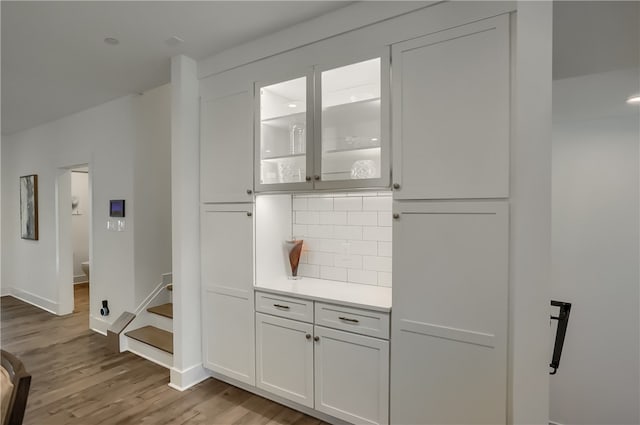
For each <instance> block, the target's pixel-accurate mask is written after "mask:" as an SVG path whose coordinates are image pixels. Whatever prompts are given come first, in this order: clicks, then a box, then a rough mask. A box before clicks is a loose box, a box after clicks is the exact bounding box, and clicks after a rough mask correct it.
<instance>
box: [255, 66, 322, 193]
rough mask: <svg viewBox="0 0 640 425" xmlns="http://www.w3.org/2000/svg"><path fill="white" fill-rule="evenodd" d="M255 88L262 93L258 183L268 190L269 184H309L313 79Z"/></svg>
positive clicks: (260, 95) (307, 78) (299, 79)
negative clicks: (309, 141)
mask: <svg viewBox="0 0 640 425" xmlns="http://www.w3.org/2000/svg"><path fill="white" fill-rule="evenodd" d="M256 89H257V90H259V92H258V93H259V105H258V111H257V113H258V120H257V122H258V125H257V128H256V132H257V136H258V137H257V140H258V143H257V145H258V146H257V149H259V152H257V154H258V157H259V162H258V168H259V170H257V171H258V172H259V181H258V182H257V183H258V184H259V185H261V186H262V187H263V188H266V189H269V185H283V184H287V185H288V187H291V188H295V187H299V186H301V185H300V184H296V183H304V185H303V186H306V185H310V184H311V183H310V182H309V181H310V180H311V178H310V177H309V178H307V176H310V173H311V171H310V170H309V168H310V165H311V163H309V160H308V155H307V151H308V149H307V146H308V142H307V141H308V140H310V137H311V136H312V135H313V134H312V132H311V131H310V128H309V127H310V124H311V119H310V118H311V117H312V115H310V109H311V108H309V105H308V103H309V101H310V99H309V93H310V92H311V90H310V77H309V76H304V77H300V78H295V79H292V80H287V81H283V82H278V83H276V84H269V85H259V86H257V87H256ZM310 134H311V136H310ZM307 182H309V183H307ZM273 187H275V186H272V188H273Z"/></svg>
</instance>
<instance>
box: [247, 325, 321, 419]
mask: <svg viewBox="0 0 640 425" xmlns="http://www.w3.org/2000/svg"><path fill="white" fill-rule="evenodd" d="M312 336H313V325H311V324H309V323H303V322H298V321H297V320H291V319H283V318H280V317H274V316H269V315H267V314H261V313H256V372H257V379H256V386H257V387H258V388H262V389H263V390H267V391H269V392H271V393H273V394H276V395H279V396H280V397H284V398H286V399H289V400H292V401H295V402H296V403H300V404H302V405H303V406H307V407H313V339H312Z"/></svg>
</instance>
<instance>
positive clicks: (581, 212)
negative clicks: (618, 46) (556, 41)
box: [550, 69, 640, 424]
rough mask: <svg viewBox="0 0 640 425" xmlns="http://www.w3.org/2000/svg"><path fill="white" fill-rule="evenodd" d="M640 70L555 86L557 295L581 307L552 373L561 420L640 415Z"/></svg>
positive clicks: (633, 419)
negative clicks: (635, 95) (639, 100)
mask: <svg viewBox="0 0 640 425" xmlns="http://www.w3.org/2000/svg"><path fill="white" fill-rule="evenodd" d="M638 75H639V74H638V69H630V70H622V71H616V72H608V73H603V74H593V75H587V76H583V77H577V78H569V79H564V80H558V81H556V82H555V83H554V118H555V119H554V121H555V122H554V130H553V201H552V229H553V232H552V255H553V265H552V295H553V298H554V299H557V300H561V301H568V302H571V303H572V304H573V306H572V311H571V316H570V319H569V326H568V330H567V336H566V341H565V345H564V350H563V353H562V359H561V361H560V368H559V369H558V372H557V375H554V376H551V378H550V386H551V394H550V395H551V399H550V419H551V420H552V421H555V422H557V423H560V424H604V423H606V424H637V423H639V422H640V414H639V412H638V400H639V399H640V393H639V391H640V364H639V363H640V348H639V344H640V341H639V335H640V317H639V311H640V305H639V296H640V294H639V288H638V282H639V281H640V274H639V270H640V252H639V246H638V240H639V239H640V228H639V218H640V207H639V204H640V184H639V178H640V174H639V170H640V161H639V143H640V114H639V113H638V106H631V105H627V104H625V103H624V99H625V98H626V96H628V95H631V94H632V91H633V90H634V88H635V90H638V88H639V87H638V84H639V82H638ZM554 331H555V325H554V326H553V327H552V328H551V331H550V333H553V332H554Z"/></svg>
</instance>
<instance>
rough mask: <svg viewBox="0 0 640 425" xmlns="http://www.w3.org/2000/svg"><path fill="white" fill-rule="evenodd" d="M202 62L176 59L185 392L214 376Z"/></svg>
mask: <svg viewBox="0 0 640 425" xmlns="http://www.w3.org/2000/svg"><path fill="white" fill-rule="evenodd" d="M197 73H198V66H197V63H196V62H195V61H194V60H193V59H191V58H188V57H186V56H176V57H174V58H172V60H171V212H172V219H171V226H172V245H173V250H172V271H173V314H174V317H173V350H174V355H173V368H172V370H171V383H170V384H169V385H170V386H172V387H174V388H176V389H179V390H184V389H187V388H189V387H191V386H192V385H194V384H196V383H198V382H200V381H202V380H203V379H205V378H206V377H207V376H208V375H207V374H206V373H205V370H204V369H203V368H202V348H201V331H200V329H201V324H200V214H199V211H200V208H199V202H200V199H199V193H200V172H199V163H200V162H199V140H198V139H199V105H198V103H199V102H198V96H199V94H198V92H199V90H198V76H197Z"/></svg>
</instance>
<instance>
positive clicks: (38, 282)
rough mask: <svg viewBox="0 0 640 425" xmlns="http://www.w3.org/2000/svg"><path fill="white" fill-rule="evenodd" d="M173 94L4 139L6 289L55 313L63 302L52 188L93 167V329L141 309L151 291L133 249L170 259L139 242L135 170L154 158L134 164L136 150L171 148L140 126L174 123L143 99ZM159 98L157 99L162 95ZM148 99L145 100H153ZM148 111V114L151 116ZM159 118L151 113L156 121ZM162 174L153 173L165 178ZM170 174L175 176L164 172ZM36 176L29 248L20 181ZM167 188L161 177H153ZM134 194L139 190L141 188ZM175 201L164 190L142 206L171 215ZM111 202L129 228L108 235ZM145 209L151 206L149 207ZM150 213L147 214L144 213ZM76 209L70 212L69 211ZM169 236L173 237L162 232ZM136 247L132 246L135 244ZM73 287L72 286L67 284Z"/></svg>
mask: <svg viewBox="0 0 640 425" xmlns="http://www.w3.org/2000/svg"><path fill="white" fill-rule="evenodd" d="M168 91H169V86H163V87H159V88H157V89H154V90H151V91H149V92H147V93H146V94H145V95H144V96H137V95H136V96H127V97H123V98H120V99H117V100H114V101H111V102H108V103H105V104H103V105H100V106H97V107H95V108H91V109H88V110H85V111H82V112H80V113H77V114H74V115H71V116H69V117H66V118H63V119H60V120H57V121H54V122H51V123H48V124H44V125H41V126H38V127H35V128H32V129H29V130H26V131H23V132H20V133H16V134H13V135H10V136H3V138H2V150H3V155H2V212H3V214H2V254H3V266H4V267H3V268H2V280H1V285H2V289H3V291H9V292H11V293H13V294H14V295H16V296H20V297H22V298H23V299H26V300H27V301H29V302H32V303H34V304H36V305H39V306H41V307H43V308H47V309H49V310H52V311H54V312H57V311H58V306H59V305H60V300H59V299H58V288H57V287H56V283H55V276H56V273H57V271H58V265H57V264H56V245H57V241H56V215H55V211H56V208H55V191H56V187H55V182H56V179H57V177H58V175H61V174H63V173H65V172H68V171H67V170H64V169H63V168H68V167H69V166H72V165H79V164H89V168H90V169H91V172H92V174H91V181H92V188H91V193H92V195H91V196H92V198H93V199H92V215H93V225H92V237H93V240H92V244H93V246H92V253H91V255H92V269H91V278H92V279H91V280H92V290H91V295H90V297H91V300H90V303H91V304H90V308H91V311H90V314H91V318H90V320H91V326H92V327H94V328H96V329H99V330H101V331H104V330H106V328H107V327H108V324H109V323H110V322H112V321H114V320H115V319H116V318H117V317H118V316H119V315H120V313H122V312H123V311H126V310H129V311H132V309H134V308H135V307H136V303H135V285H138V284H140V285H147V283H145V282H139V281H136V279H135V267H137V266H140V267H143V266H142V265H140V262H136V261H135V256H134V254H135V249H134V248H135V247H138V248H140V249H144V247H146V248H147V249H148V250H150V252H152V253H157V254H158V256H159V257H160V258H166V256H167V255H170V254H166V253H165V252H166V251H169V252H170V250H171V244H170V243H167V244H166V245H164V244H162V245H160V244H155V242H156V241H155V240H147V239H145V238H140V240H135V239H134V234H135V220H134V218H135V217H136V215H135V214H136V199H135V191H136V185H135V184H134V177H135V169H136V163H138V165H139V166H141V167H144V166H145V165H144V163H145V161H152V160H153V156H151V155H148V156H139V157H136V144H137V143H146V142H144V141H141V138H144V137H155V138H156V140H155V141H154V142H153V143H158V144H159V145H164V144H166V145H168V144H169V143H170V134H168V133H164V134H155V133H154V130H153V129H146V130H145V126H153V125H155V123H154V119H141V116H145V114H146V113H147V111H156V112H157V113H162V114H163V115H162V117H161V118H160V119H166V117H168V116H169V112H168V111H169V108H170V105H169V103H168V101H165V102H166V103H164V104H162V103H159V104H156V105H154V104H153V101H152V100H149V101H146V100H144V99H145V96H149V97H151V96H156V95H157V96H158V98H157V99H156V100H158V101H161V100H162V99H166V97H163V95H161V94H160V93H167V92H168ZM157 92H158V93H157ZM149 97H147V99H149ZM150 108H151V109H150ZM156 112H149V113H150V114H152V115H153V114H155V113H156ZM160 172H161V171H160V170H156V171H154V173H156V174H157V173H160ZM166 172H167V173H170V171H169V170H168V168H167V170H166ZM30 173H35V174H38V176H39V177H38V178H39V220H40V222H39V224H40V240H39V241H27V240H23V239H21V238H20V234H19V212H18V204H19V194H18V185H17V182H18V177H19V176H20V175H24V174H30ZM156 178H159V179H161V180H162V178H163V177H160V176H159V175H156ZM137 189H138V190H137V191H138V192H140V191H141V190H142V188H141V187H139V186H138V187H137ZM166 198H169V199H170V190H169V188H167V190H166V192H165V195H164V198H163V197H155V198H153V199H152V200H146V201H145V202H157V203H158V207H159V208H168V207H167V205H169V204H167V203H166V202H165V200H166ZM110 199H125V200H126V202H127V205H126V209H127V218H126V219H127V225H126V229H125V231H124V232H111V231H107V230H106V222H107V218H108V214H109V211H108V209H109V200H110ZM145 207H148V206H145ZM145 207H142V208H143V209H144V208H145ZM70 210H71V206H70V205H69V211H70ZM158 231H166V232H168V233H169V234H170V233H171V229H170V227H169V228H166V229H162V228H160V229H158ZM134 242H135V244H134ZM168 271H170V266H169V265H166V267H162V268H160V267H158V269H157V270H155V271H154V272H153V274H154V275H155V277H154V278H153V280H154V281H155V282H156V283H159V282H160V280H161V277H160V275H161V273H164V272H168ZM69 284H70V285H71V282H70V281H69ZM103 299H107V300H109V304H110V308H111V312H112V313H111V315H110V316H109V317H108V318H107V320H106V321H103V320H101V319H100V315H99V309H100V307H101V306H100V300H103Z"/></svg>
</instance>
